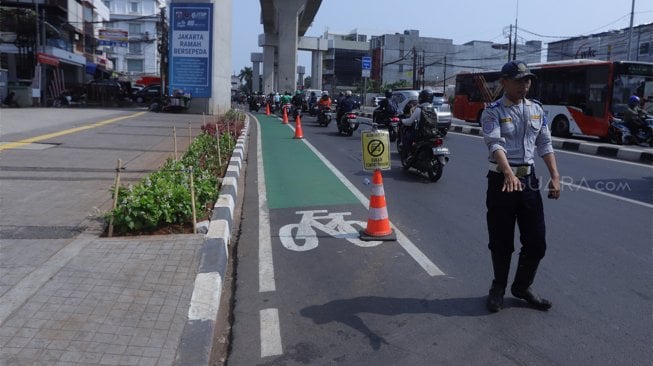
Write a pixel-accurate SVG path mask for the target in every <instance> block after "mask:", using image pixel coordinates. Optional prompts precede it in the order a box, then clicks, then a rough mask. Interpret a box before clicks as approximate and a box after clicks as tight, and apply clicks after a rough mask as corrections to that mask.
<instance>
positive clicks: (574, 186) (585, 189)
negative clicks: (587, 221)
mask: <svg viewBox="0 0 653 366" xmlns="http://www.w3.org/2000/svg"><path fill="white" fill-rule="evenodd" d="M560 184H562V185H563V186H569V187H572V188H575V189H578V190H583V191H587V192H592V193H596V194H600V195H601V196H606V197H610V198H614V199H616V200H620V201H624V202H628V203H632V204H635V205H639V206H644V207H647V208H653V205H652V204H650V203H646V202H641V201H636V200H633V199H630V198H626V197H621V196H617V195H616V194H610V193H606V192H603V191H599V190H597V189H592V188H589V187H583V186H581V185H578V184H573V183H567V182H561V183H560Z"/></svg>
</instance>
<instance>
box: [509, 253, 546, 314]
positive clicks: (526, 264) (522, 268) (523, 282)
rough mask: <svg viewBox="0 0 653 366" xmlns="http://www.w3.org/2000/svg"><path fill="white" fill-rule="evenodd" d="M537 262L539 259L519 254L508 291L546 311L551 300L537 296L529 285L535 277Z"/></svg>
mask: <svg viewBox="0 0 653 366" xmlns="http://www.w3.org/2000/svg"><path fill="white" fill-rule="evenodd" d="M539 263H540V260H539V259H532V258H528V257H526V256H525V255H523V254H520V255H519V264H518V266H517V274H516V275H515V282H513V283H512V286H511V287H510V292H512V295H513V296H514V297H516V298H518V299H522V300H526V302H528V303H529V304H530V305H531V306H532V307H534V308H535V309H537V310H544V311H546V310H549V309H550V308H551V306H552V305H553V304H551V301H549V300H547V299H543V298H541V297H539V296H538V295H537V294H536V293H535V292H534V291H533V290H532V289H531V287H530V286H531V284H532V283H533V280H534V279H535V273H537V266H538V264H539Z"/></svg>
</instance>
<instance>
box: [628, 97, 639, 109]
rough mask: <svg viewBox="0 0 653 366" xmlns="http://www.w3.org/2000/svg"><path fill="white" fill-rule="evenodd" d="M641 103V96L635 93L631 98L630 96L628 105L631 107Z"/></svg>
mask: <svg viewBox="0 0 653 366" xmlns="http://www.w3.org/2000/svg"><path fill="white" fill-rule="evenodd" d="M638 105H639V97H638V96H637V95H633V96H631V97H630V98H628V106H629V107H631V108H632V107H635V106H638Z"/></svg>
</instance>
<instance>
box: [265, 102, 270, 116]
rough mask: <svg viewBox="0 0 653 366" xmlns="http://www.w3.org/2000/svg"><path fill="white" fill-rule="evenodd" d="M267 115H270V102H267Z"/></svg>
mask: <svg viewBox="0 0 653 366" xmlns="http://www.w3.org/2000/svg"><path fill="white" fill-rule="evenodd" d="M265 115H266V116H269V115H270V103H265Z"/></svg>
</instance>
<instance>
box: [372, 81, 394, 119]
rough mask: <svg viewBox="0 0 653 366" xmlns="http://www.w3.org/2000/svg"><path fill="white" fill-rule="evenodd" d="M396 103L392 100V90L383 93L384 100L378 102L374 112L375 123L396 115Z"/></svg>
mask: <svg viewBox="0 0 653 366" xmlns="http://www.w3.org/2000/svg"><path fill="white" fill-rule="evenodd" d="M397 110H398V107H397V103H395V102H394V100H392V90H389V89H388V90H386V91H385V99H383V100H381V101H380V102H379V107H378V108H377V109H376V110H375V111H374V113H375V114H376V121H377V122H378V121H385V120H387V119H389V118H391V117H394V116H396V115H397Z"/></svg>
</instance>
